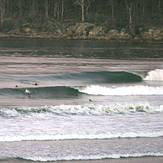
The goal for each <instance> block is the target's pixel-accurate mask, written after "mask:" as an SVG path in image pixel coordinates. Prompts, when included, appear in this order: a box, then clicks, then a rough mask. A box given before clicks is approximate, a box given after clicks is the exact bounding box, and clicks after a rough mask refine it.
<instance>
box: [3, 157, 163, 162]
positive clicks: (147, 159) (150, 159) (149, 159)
mask: <svg viewBox="0 0 163 163" xmlns="http://www.w3.org/2000/svg"><path fill="white" fill-rule="evenodd" d="M162 162H163V157H135V158H118V159H102V160H70V161H30V160H23V159H8V160H0V163H162Z"/></svg>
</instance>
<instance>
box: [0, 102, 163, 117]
mask: <svg viewBox="0 0 163 163" xmlns="http://www.w3.org/2000/svg"><path fill="white" fill-rule="evenodd" d="M136 112H146V113H156V112H163V106H162V105H161V106H158V107H154V106H150V105H149V104H114V105H98V104H87V105H58V106H42V107H15V108H1V109H0V116H2V117H17V116H22V115H27V116H29V115H30V116H31V115H36V114H43V115H44V116H47V114H48V115H60V116H63V115H83V116H84V115H109V114H125V113H136Z"/></svg>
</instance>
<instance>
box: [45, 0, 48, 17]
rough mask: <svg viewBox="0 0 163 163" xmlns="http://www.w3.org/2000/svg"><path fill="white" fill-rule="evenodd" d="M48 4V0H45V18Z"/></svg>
mask: <svg viewBox="0 0 163 163" xmlns="http://www.w3.org/2000/svg"><path fill="white" fill-rule="evenodd" d="M48 9H49V6H48V0H45V18H48V17H49V11H48Z"/></svg>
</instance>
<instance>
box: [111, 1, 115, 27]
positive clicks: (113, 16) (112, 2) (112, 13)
mask: <svg viewBox="0 0 163 163" xmlns="http://www.w3.org/2000/svg"><path fill="white" fill-rule="evenodd" d="M111 21H112V26H113V27H115V15H114V0H111Z"/></svg>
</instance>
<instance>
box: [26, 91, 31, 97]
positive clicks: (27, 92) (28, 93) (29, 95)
mask: <svg viewBox="0 0 163 163" xmlns="http://www.w3.org/2000/svg"><path fill="white" fill-rule="evenodd" d="M25 94H26V95H28V97H31V92H30V91H29V90H28V89H25Z"/></svg>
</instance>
